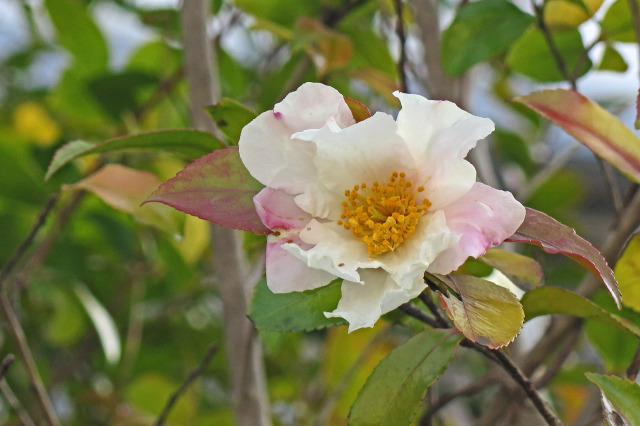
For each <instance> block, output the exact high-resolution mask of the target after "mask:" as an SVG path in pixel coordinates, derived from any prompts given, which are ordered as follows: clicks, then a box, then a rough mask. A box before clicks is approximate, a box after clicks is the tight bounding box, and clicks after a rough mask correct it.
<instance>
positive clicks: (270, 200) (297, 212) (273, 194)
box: [253, 187, 311, 230]
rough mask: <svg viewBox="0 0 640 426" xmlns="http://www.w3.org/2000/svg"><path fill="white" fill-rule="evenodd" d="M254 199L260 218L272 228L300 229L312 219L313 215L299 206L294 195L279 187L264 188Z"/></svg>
mask: <svg viewBox="0 0 640 426" xmlns="http://www.w3.org/2000/svg"><path fill="white" fill-rule="evenodd" d="M253 201H254V203H255V205H256V212H257V213H258V216H259V217H260V220H262V223H264V224H265V226H266V227H267V228H269V229H271V230H274V229H285V230H289V229H300V228H302V227H304V226H305V225H306V224H307V223H309V221H310V220H311V215H310V214H308V213H307V212H305V211H304V210H302V209H301V208H300V207H298V205H297V204H296V203H295V201H294V197H293V196H292V195H289V194H287V193H286V192H284V191H282V190H279V189H273V188H269V187H267V188H263V189H262V191H260V192H259V193H258V195H256V196H255V197H253Z"/></svg>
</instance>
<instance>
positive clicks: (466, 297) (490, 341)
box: [440, 274, 524, 349]
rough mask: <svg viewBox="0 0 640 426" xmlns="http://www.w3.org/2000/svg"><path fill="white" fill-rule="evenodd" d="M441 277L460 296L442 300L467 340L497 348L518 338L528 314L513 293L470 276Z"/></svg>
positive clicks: (441, 296)
mask: <svg viewBox="0 0 640 426" xmlns="http://www.w3.org/2000/svg"><path fill="white" fill-rule="evenodd" d="M440 278H441V279H442V280H443V281H444V282H445V283H446V285H447V286H448V287H449V288H451V289H453V290H454V291H455V292H456V293H457V295H458V297H459V298H458V297H456V295H454V294H451V293H449V294H448V295H444V294H440V301H441V302H442V303H444V304H445V305H446V309H447V314H448V315H449V317H450V318H451V319H452V320H453V322H454V324H455V325H456V327H457V328H458V330H460V331H462V333H463V334H464V335H465V336H466V337H467V339H469V340H471V341H473V342H476V343H480V344H482V345H486V346H488V347H490V348H492V349H497V348H501V347H503V346H506V345H508V344H509V343H511V342H512V341H513V339H515V338H516V336H517V335H518V333H519V332H520V329H521V328H522V324H523V323H524V312H523V310H522V306H520V302H519V301H518V298H517V297H516V296H515V295H514V294H513V293H512V292H511V291H509V290H507V289H506V288H504V287H501V286H499V285H497V284H494V283H492V282H491V281H487V280H483V279H481V278H476V277H472V276H470V275H460V274H452V275H449V276H446V277H444V276H442V277H440Z"/></svg>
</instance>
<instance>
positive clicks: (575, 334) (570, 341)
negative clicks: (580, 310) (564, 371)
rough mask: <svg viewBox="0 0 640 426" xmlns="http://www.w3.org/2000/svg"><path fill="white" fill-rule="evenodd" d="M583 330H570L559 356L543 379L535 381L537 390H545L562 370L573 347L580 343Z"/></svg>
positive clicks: (545, 372)
mask: <svg viewBox="0 0 640 426" xmlns="http://www.w3.org/2000/svg"><path fill="white" fill-rule="evenodd" d="M581 330H582V328H572V329H571V330H570V332H569V334H568V336H567V337H566V340H565V342H564V346H563V347H562V349H560V351H559V352H558V355H556V357H555V358H554V359H553V362H551V363H550V364H549V365H548V366H547V368H546V369H545V371H544V374H543V375H542V377H540V378H538V379H537V380H535V386H536V388H537V389H540V388H543V387H545V386H546V385H547V384H548V383H549V382H551V380H553V378H554V377H555V375H556V373H557V372H558V371H559V370H560V368H562V364H564V362H565V361H566V360H567V358H568V357H569V355H570V354H571V351H572V350H573V346H574V345H575V344H576V342H577V341H578V338H579V337H580V332H581Z"/></svg>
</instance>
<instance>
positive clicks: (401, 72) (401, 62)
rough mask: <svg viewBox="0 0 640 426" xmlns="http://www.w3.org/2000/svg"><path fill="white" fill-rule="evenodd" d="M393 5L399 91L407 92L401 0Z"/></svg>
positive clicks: (405, 52)
mask: <svg viewBox="0 0 640 426" xmlns="http://www.w3.org/2000/svg"><path fill="white" fill-rule="evenodd" d="M393 5H394V7H395V9H396V17H397V20H398V23H397V25H396V33H397V34H398V39H400V58H399V59H398V77H399V78H400V90H401V91H402V92H405V93H406V92H407V90H408V86H407V68H406V63H407V51H406V47H405V45H406V44H407V37H406V34H405V30H404V20H403V19H402V0H394V1H393Z"/></svg>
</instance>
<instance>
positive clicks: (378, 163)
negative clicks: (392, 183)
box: [294, 112, 415, 219]
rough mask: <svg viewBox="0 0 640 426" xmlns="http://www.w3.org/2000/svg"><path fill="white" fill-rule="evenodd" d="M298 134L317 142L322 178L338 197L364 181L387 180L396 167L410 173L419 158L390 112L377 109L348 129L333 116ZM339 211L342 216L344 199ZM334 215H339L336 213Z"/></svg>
mask: <svg viewBox="0 0 640 426" xmlns="http://www.w3.org/2000/svg"><path fill="white" fill-rule="evenodd" d="M294 137H296V138H298V139H302V140H308V141H311V142H313V143H315V144H316V146H317V154H316V157H315V159H314V164H315V167H316V169H317V171H318V178H319V180H320V181H321V182H322V183H323V184H324V186H325V187H326V188H327V189H328V190H329V191H330V192H331V193H332V194H334V195H335V196H337V197H343V196H344V191H345V189H352V188H353V186H354V185H359V184H361V183H363V182H365V183H367V184H369V185H371V184H372V183H373V182H374V181H378V182H380V183H383V182H384V183H386V182H387V181H388V180H389V177H390V176H391V173H393V172H394V171H397V172H405V173H407V175H410V173H411V172H413V171H414V170H415V162H414V161H413V158H412V156H411V154H410V152H409V151H408V149H407V146H406V144H405V143H404V141H403V140H402V139H401V138H400V137H399V136H398V134H397V126H396V123H395V121H394V120H393V117H391V116H390V115H388V114H384V113H380V112H379V113H376V114H375V115H374V116H373V117H371V118H369V119H367V120H364V121H361V122H359V123H356V124H354V125H353V126H350V127H347V128H345V129H340V128H339V127H337V126H335V123H333V122H332V121H331V120H330V121H329V122H328V123H327V125H326V126H324V127H323V128H321V129H313V130H306V131H304V132H301V133H296V134H295V135H294ZM336 211H337V215H338V216H339V214H340V212H341V211H342V209H341V208H340V203H338V205H337V206H336ZM331 219H338V217H335V213H334V215H333V216H332V217H331Z"/></svg>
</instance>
